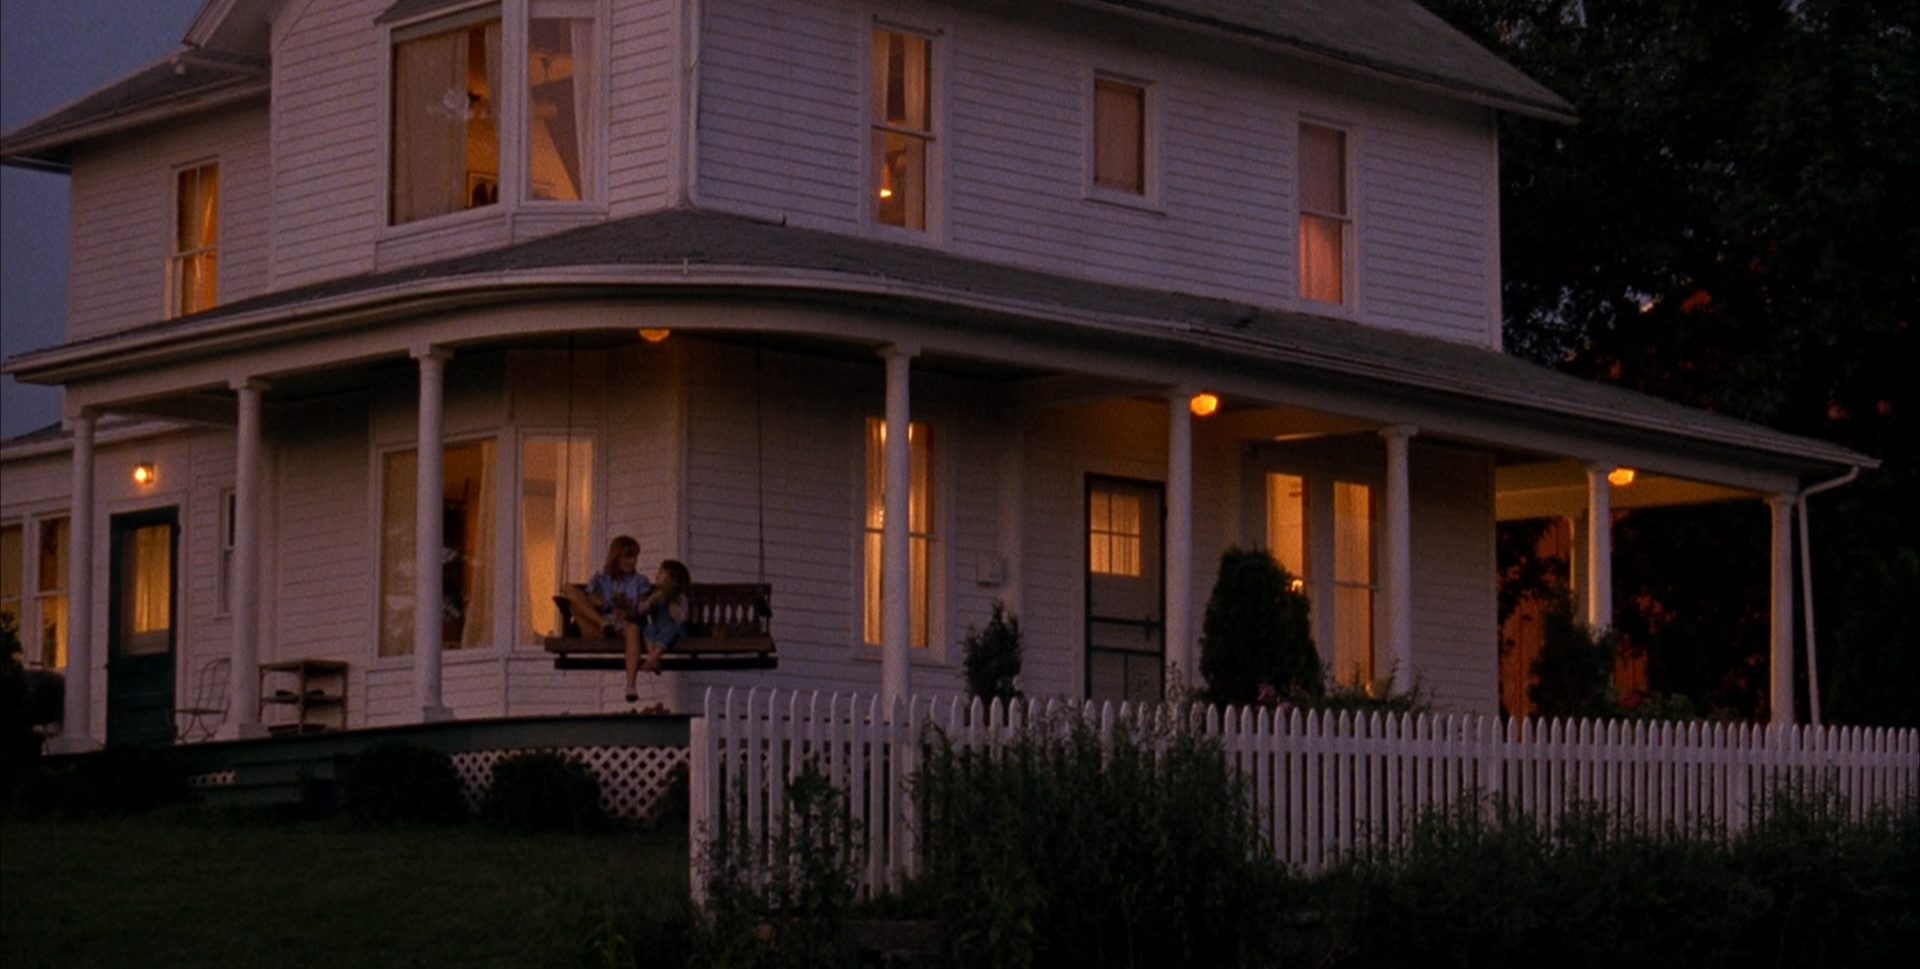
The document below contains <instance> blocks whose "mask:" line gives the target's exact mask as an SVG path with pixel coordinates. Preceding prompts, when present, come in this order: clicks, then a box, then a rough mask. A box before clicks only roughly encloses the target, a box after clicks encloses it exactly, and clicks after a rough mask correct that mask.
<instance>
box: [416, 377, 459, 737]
mask: <svg viewBox="0 0 1920 969" xmlns="http://www.w3.org/2000/svg"><path fill="white" fill-rule="evenodd" d="M452 355H453V354H452V352H451V351H448V350H446V349H443V348H441V347H423V348H421V349H418V350H415V351H414V352H413V357H414V359H416V360H418V361H420V430H419V447H418V448H417V450H416V454H417V455H418V456H419V461H418V477H417V482H416V483H417V487H416V488H415V490H414V499H413V501H414V503H413V511H414V515H413V697H414V702H415V704H417V705H418V706H419V707H420V719H421V720H422V721H423V722H431V721H435V720H447V719H451V718H452V716H453V714H452V712H451V711H449V710H448V709H447V708H446V706H445V704H443V703H442V702H441V691H440V635H441V616H440V611H441V601H442V598H443V596H444V593H445V590H444V588H443V582H442V576H441V571H440V569H441V559H442V557H443V556H444V554H445V551H444V547H445V544H446V543H445V538H446V536H445V533H444V528H443V523H442V522H441V520H440V506H441V504H442V502H443V501H444V499H445V494H444V492H445V489H446V482H445V477H446V476H445V474H444V470H443V469H444V467H445V461H444V451H445V443H444V442H443V440H442V438H443V437H444V436H445V435H444V433H443V431H444V427H443V425H444V423H445V420H444V417H443V412H444V397H445V382H446V370H447V359H448V358H449V357H451V356H452Z"/></svg>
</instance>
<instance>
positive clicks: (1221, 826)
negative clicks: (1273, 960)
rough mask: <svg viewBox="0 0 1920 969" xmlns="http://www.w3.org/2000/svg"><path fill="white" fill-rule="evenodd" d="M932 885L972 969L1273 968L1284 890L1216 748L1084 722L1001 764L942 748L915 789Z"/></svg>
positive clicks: (959, 959)
mask: <svg viewBox="0 0 1920 969" xmlns="http://www.w3.org/2000/svg"><path fill="white" fill-rule="evenodd" d="M916 794H917V796H918V798H919V803H920V807H921V812H922V814H921V817H922V819H923V826H922V839H923V847H924V851H925V858H926V868H925V872H926V873H925V876H924V879H923V882H922V884H921V885H919V886H917V890H918V891H919V892H921V893H923V897H924V898H926V899H927V900H928V901H927V907H928V909H929V910H930V911H931V912H934V913H937V914H938V915H939V917H940V918H942V919H943V920H944V921H945V922H946V923H947V926H946V938H947V939H948V942H949V944H950V945H951V946H952V948H953V952H952V953H951V954H952V956H953V959H954V961H955V962H956V963H957V964H960V965H995V966H1003V965H1010V966H1024V965H1038V966H1050V965H1072V966H1081V965H1096V966H1101V965H1169V966H1173V965H1220V966H1233V965H1247V964H1259V963H1263V962H1265V961H1267V960H1268V959H1269V957H1270V955H1271V947H1272V937H1273V934H1274V933H1276V932H1278V931H1279V926H1280V920H1279V919H1278V918H1277V917H1276V916H1277V913H1278V910H1279V908H1280V903H1281V900H1282V898H1283V895H1282V891H1281V889H1282V886H1283V884H1284V879H1283V877H1282V874H1281V872H1280V869H1278V868H1277V867H1276V866H1274V865H1273V864H1272V863H1271V862H1270V861H1268V860H1267V858H1268V853H1267V852H1266V850H1265V848H1264V846H1263V845H1262V843H1261V837H1260V834H1259V831H1258V827H1257V823H1256V821H1255V819H1254V817H1253V815H1252V814H1251V812H1250V810H1249V808H1248V805H1247V800H1246V798H1245V796H1244V791H1243V788H1242V786H1241V782H1240V780H1239V779H1238V778H1237V777H1236V776H1235V775H1234V774H1233V772H1232V771H1231V770H1230V769H1229V767H1228V766H1227V763H1226V759H1225V757H1224V756H1223V755H1222V753H1221V751H1220V749H1219V747H1218V746H1217V745H1216V744H1215V743H1214V742H1211V741H1208V740H1206V739H1204V738H1200V737H1197V736H1194V735H1192V734H1190V733H1185V732H1181V731H1177V730H1171V729H1169V728H1167V727H1165V726H1164V725H1162V726H1158V727H1152V728H1139V727H1135V726H1133V725H1131V724H1127V723H1124V722H1123V723H1121V724H1119V725H1116V727H1115V730H1114V733H1113V735H1112V736H1111V737H1110V738H1106V739H1103V738H1102V737H1101V736H1100V735H1099V734H1098V732H1097V731H1096V729H1095V728H1093V727H1092V726H1090V725H1088V724H1086V723H1085V722H1084V721H1082V720H1081V719H1080V718H1078V717H1071V716H1070V717H1068V718H1066V719H1064V720H1061V721H1055V722H1046V721H1042V722H1041V723H1039V724H1037V725H1035V726H1034V727H1032V728H1031V729H1029V730H1028V731H1027V732H1026V733H1025V734H1024V735H1023V736H1021V737H1020V738H1019V739H1017V740H1014V741H1012V742H1011V743H1009V744H1007V745H1005V746H1003V748H1002V749H1001V750H1000V751H999V752H998V753H992V752H986V751H978V750H966V749H960V748H957V747H955V746H954V745H953V744H952V743H951V742H949V741H947V740H946V739H944V738H936V740H935V741H934V743H933V745H932V748H931V752H930V754H929V756H928V758H927V761H926V765H925V767H924V768H923V769H922V771H921V773H920V775H919V776H918V778H917V779H916Z"/></svg>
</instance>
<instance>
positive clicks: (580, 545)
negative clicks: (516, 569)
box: [520, 434, 600, 644]
mask: <svg viewBox="0 0 1920 969" xmlns="http://www.w3.org/2000/svg"><path fill="white" fill-rule="evenodd" d="M593 498H594V496H593V441H592V440H591V439H589V438H585V437H578V436H566V435H559V434H552V435H536V436H529V437H528V438H527V439H526V440H525V441H524V442H522V444H521V449H520V549H521V596H522V603H523V605H522V609H523V610H524V612H523V615H522V617H521V620H520V642H521V643H523V644H528V643H531V644H538V643H539V642H540V641H541V639H542V638H544V637H547V636H558V635H560V630H559V628H558V627H559V616H558V615H557V612H556V610H555V609H554V605H553V595H554V593H556V592H558V591H559V590H560V587H561V586H562V585H563V584H565V583H568V582H585V581H586V580H587V578H588V577H589V576H591V575H592V574H593V573H594V571H596V570H597V569H598V568H599V567H600V561H599V558H598V556H597V554H596V551H595V549H594V548H593V546H592V544H591V541H590V539H589V537H588V536H589V535H590V534H591V532H592V528H591V526H592V524H593Z"/></svg>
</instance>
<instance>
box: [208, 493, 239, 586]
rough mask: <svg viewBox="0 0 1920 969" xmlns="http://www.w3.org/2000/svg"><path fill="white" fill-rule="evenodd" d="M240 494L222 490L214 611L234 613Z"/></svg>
mask: <svg viewBox="0 0 1920 969" xmlns="http://www.w3.org/2000/svg"><path fill="white" fill-rule="evenodd" d="M238 514H239V495H238V494H237V493H236V492H235V491H234V490H233V489H232V488H222V489H221V490H220V578H219V583H220V585H219V589H218V590H217V595H216V597H215V602H214V612H215V613H216V614H218V615H222V616H227V615H232V614H233V549H234V541H235V538H234V536H235V534H236V533H237V531H238V524H239V523H238V520H237V518H238Z"/></svg>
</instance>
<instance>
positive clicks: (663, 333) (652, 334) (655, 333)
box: [640, 330, 673, 343]
mask: <svg viewBox="0 0 1920 969" xmlns="http://www.w3.org/2000/svg"><path fill="white" fill-rule="evenodd" d="M672 335H673V331H672V330H641V331H640V339H642V340H645V341H647V342H648V343H660V342H662V341H664V340H666V338H667V337H670V336H672Z"/></svg>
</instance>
